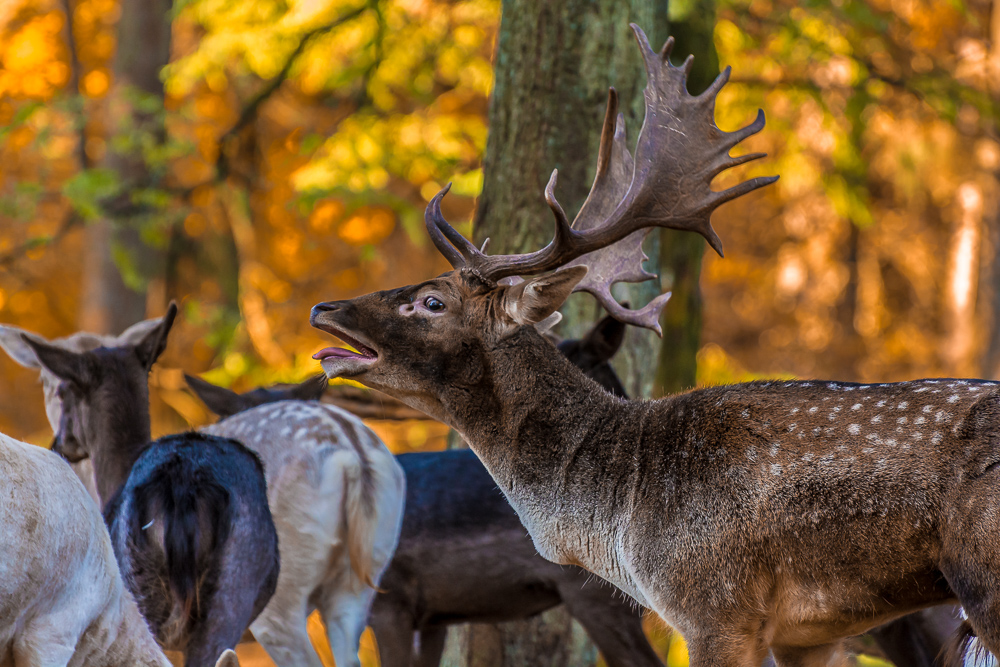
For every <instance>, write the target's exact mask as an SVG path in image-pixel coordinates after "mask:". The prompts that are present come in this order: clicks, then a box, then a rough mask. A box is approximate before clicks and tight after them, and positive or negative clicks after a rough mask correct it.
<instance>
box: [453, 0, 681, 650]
mask: <svg viewBox="0 0 1000 667" xmlns="http://www.w3.org/2000/svg"><path fill="white" fill-rule="evenodd" d="M632 22H634V23H636V24H638V25H639V26H641V27H642V28H643V29H644V30H645V31H646V34H647V35H648V36H649V38H650V42H651V43H654V44H661V43H662V42H663V41H664V40H665V39H666V37H667V31H668V26H667V2H666V0H660V1H659V2H654V3H650V2H641V1H639V0H631V1H621V0H599V1H591V0H555V1H552V2H534V0H505V1H504V3H503V9H502V17H501V22H500V34H499V37H498V45H497V54H496V85H495V88H494V92H493V99H492V101H491V106H490V124H489V127H490V134H489V139H488V140H487V146H486V158H485V161H484V185H483V193H482V195H481V196H480V198H479V207H478V211H477V214H476V220H475V225H474V235H475V238H476V241H477V242H482V240H483V239H485V238H486V237H491V238H492V242H491V245H490V249H491V251H492V252H495V253H500V252H505V253H506V252H527V251H531V250H536V249H538V248H540V247H542V246H543V245H545V244H546V243H548V242H549V240H550V239H551V236H552V229H553V218H552V213H551V211H550V210H549V208H548V206H547V205H546V203H545V199H544V195H543V192H544V188H545V183H546V181H547V180H548V178H549V174H550V172H551V171H552V169H554V168H558V169H559V186H558V190H557V194H558V197H559V201H560V202H561V203H562V205H563V206H564V207H565V209H566V210H567V211H568V212H569V213H570V214H571V215H572V214H574V213H575V212H576V211H577V210H578V209H579V208H580V206H581V205H582V204H583V201H584V199H586V197H587V193H588V192H589V190H590V184H591V182H592V181H593V177H594V170H595V168H596V162H597V149H598V145H599V143H600V132H601V124H602V121H603V119H604V111H605V106H606V104H607V91H608V87H609V86H614V87H615V88H616V89H617V90H618V93H619V95H620V97H621V107H622V111H623V112H624V114H625V119H626V125H627V127H628V129H629V137H630V141H631V142H633V143H634V141H635V138H636V136H637V135H638V132H639V128H640V127H641V124H642V118H643V96H642V91H643V88H644V87H645V85H646V77H645V72H644V69H643V65H642V58H641V55H640V52H639V49H638V48H637V46H636V44H635V40H634V38H633V36H632V31H631V30H630V29H629V23H632ZM657 241H658V238H657V236H656V235H655V234H654V235H651V239H650V242H649V245H648V248H647V254H649V255H650V256H651V257H653V258H654V259H653V261H652V262H650V264H651V266H650V267H648V268H650V270H655V269H656V268H657V266H656V265H657V262H656V259H657V258H658V252H659V245H658V243H657ZM659 287H660V285H659V281H655V280H653V281H648V282H647V283H644V284H641V285H622V286H619V288H618V289H620V290H621V292H620V293H619V294H616V296H618V297H619V298H620V299H628V300H629V301H631V302H632V304H633V305H638V304H642V303H645V302H646V301H648V300H649V299H650V298H651V297H652V296H654V295H655V294H658V293H659ZM598 314H599V309H598V306H597V304H596V302H595V301H594V300H593V299H592V298H591V297H590V296H589V295H586V294H579V295H576V296H574V297H572V298H571V299H570V302H569V303H568V304H567V306H566V307H565V308H564V309H563V315H564V318H565V319H564V320H563V323H562V324H561V325H560V333H561V334H562V335H563V336H567V337H569V336H578V335H580V334H582V333H583V332H584V331H586V329H587V328H589V327H590V325H591V324H592V323H593V322H594V321H595V320H596V319H597V317H598ZM658 347H659V341H657V339H656V336H655V334H653V333H651V332H648V331H639V330H633V331H630V332H629V334H628V337H627V339H626V343H625V345H624V348H623V350H622V351H621V352H620V353H619V354H618V356H617V358H616V368H617V370H618V372H619V375H620V376H621V379H622V381H623V384H624V385H625V387H626V389H627V390H628V391H629V392H630V393H631V394H632V395H633V396H649V395H650V394H651V391H652V387H653V373H652V369H654V368H655V363H651V360H652V359H655V358H656V354H657V348H658ZM596 658H597V651H596V649H595V648H594V646H593V644H592V643H591V642H590V641H589V639H588V638H587V636H586V633H585V632H584V631H583V629H582V628H581V627H580V626H579V625H578V624H577V623H576V622H575V621H573V620H572V619H571V618H570V616H569V614H568V613H567V612H566V611H565V609H564V608H563V607H558V608H556V609H553V610H550V611H548V612H546V613H544V614H541V615H540V616H538V617H537V618H535V619H531V620H529V621H522V622H516V623H506V624H501V625H497V626H485V625H470V626H464V627H461V628H453V630H452V632H450V633H449V638H448V644H447V648H446V652H445V660H444V662H443V664H444V665H447V666H448V667H472V666H473V665H474V666H475V667H507V666H511V667H513V666H514V665H525V664H533V665H546V666H549V665H551V666H553V667H570V666H572V667H582V666H584V665H594V664H595V663H596Z"/></svg>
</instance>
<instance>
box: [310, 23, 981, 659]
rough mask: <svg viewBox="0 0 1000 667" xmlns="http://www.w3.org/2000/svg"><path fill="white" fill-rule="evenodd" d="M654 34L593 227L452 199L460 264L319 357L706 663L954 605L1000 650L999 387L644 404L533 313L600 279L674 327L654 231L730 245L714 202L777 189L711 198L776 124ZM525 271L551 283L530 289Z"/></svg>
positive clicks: (372, 301) (373, 314)
mask: <svg viewBox="0 0 1000 667" xmlns="http://www.w3.org/2000/svg"><path fill="white" fill-rule="evenodd" d="M634 30H635V33H636V36H637V38H638V41H639V44H640V47H641V49H642V53H643V57H644V60H645V65H646V73H647V77H648V85H647V87H646V91H645V100H646V118H645V122H644V124H643V127H642V131H641V132H640V135H639V138H638V143H637V147H636V152H635V161H634V163H633V161H632V158H631V156H630V155H629V152H628V150H627V149H626V148H625V136H624V123H623V121H621V119H618V121H617V123H616V115H617V114H616V111H617V98H616V96H615V94H614V92H613V91H612V93H611V95H610V102H609V105H608V114H607V116H606V119H605V124H604V132H603V136H602V141H601V149H600V155H599V160H598V168H597V175H596V177H595V181H594V184H593V187H592V189H591V192H590V195H589V197H588V199H587V201H586V202H585V203H584V205H583V207H582V209H581V211H580V213H579V214H578V215H577V217H576V219H575V221H574V222H573V224H572V225H571V224H570V223H569V221H568V218H567V217H566V215H565V214H564V212H563V210H562V208H561V207H560V206H559V204H558V202H557V201H556V199H555V196H554V189H555V179H554V178H553V179H551V180H550V181H549V185H548V187H547V188H546V198H547V201H548V202H549V205H550V207H551V209H552V210H553V212H554V214H555V217H556V233H555V239H554V240H553V242H552V243H550V244H549V245H548V246H546V247H545V248H543V249H542V250H539V251H537V252H534V253H529V254H526V255H492V256H491V255H487V254H486V252H485V247H484V248H483V249H478V248H476V247H475V246H473V245H472V244H471V243H469V242H468V241H467V240H466V239H465V238H463V237H462V236H461V235H460V234H459V233H458V232H457V231H456V230H454V229H453V228H452V227H451V226H450V225H448V223H447V222H445V221H444V219H443V218H442V216H441V211H440V201H441V197H442V196H443V195H444V192H445V191H446V190H447V189H446V190H445V191H442V192H441V193H439V194H438V195H437V196H436V197H435V198H434V199H433V200H432V201H431V203H430V205H429V206H428V210H427V215H426V220H427V227H428V231H429V233H430V236H431V238H432V240H433V241H434V243H435V245H436V246H437V248H438V249H439V250H440V251H441V252H442V253H443V254H444V255H445V257H446V258H447V259H448V260H449V261H450V263H451V264H452V266H453V267H454V268H455V270H454V271H452V272H449V273H446V274H443V275H441V276H439V277H438V278H435V279H433V280H429V281H427V282H424V283H420V284H417V285H411V286H408V287H402V288H399V289H396V290H390V291H384V292H378V293H374V294H369V295H366V296H361V297H358V298H355V299H350V300H346V301H334V302H327V303H321V304H318V305H317V306H315V307H314V308H313V312H312V319H311V321H312V323H313V325H314V326H316V327H318V328H320V329H322V330H324V331H327V332H328V333H330V334H333V335H334V336H336V337H338V338H340V339H341V340H343V341H345V342H346V343H348V344H349V345H351V346H352V347H353V348H354V349H355V350H357V351H350V350H346V349H338V348H327V349H324V350H321V351H320V352H318V353H317V354H316V355H315V356H316V358H317V359H320V360H321V363H322V366H323V369H324V371H325V372H326V374H327V375H328V376H329V377H349V378H352V379H354V380H356V381H358V382H361V383H362V384H364V385H366V386H368V387H371V388H374V389H378V390H381V391H384V392H385V393H388V394H390V395H391V396H393V397H396V398H398V399H400V400H402V401H404V402H406V403H408V404H409V405H411V406H413V407H415V408H418V409H421V410H423V411H425V412H427V413H428V414H430V415H432V416H434V417H436V418H438V419H440V420H442V421H444V422H445V423H447V424H449V425H451V426H452V427H454V428H455V429H457V430H458V431H459V433H461V435H462V436H463V437H464V438H465V439H466V440H467V441H468V442H469V443H470V445H471V447H472V448H473V449H474V450H475V452H476V454H477V455H478V456H479V457H480V458H481V459H482V461H483V463H484V464H485V465H486V468H487V469H488V471H489V473H490V475H491V476H492V477H493V478H494V480H495V481H496V482H497V484H498V485H499V487H500V489H501V490H502V491H503V492H504V494H505V495H506V497H507V499H508V500H509V501H510V503H511V505H512V506H513V507H514V509H515V510H516V511H517V513H518V515H519V516H520V518H521V521H522V522H523V523H524V525H525V527H526V528H527V529H528V532H529V533H530V535H531V537H532V539H533V541H534V543H535V545H536V547H537V548H538V550H539V552H540V553H541V554H542V555H543V556H545V557H546V558H549V559H550V560H553V561H556V562H558V563H566V564H574V565H580V566H582V567H584V568H586V569H588V570H590V571H592V572H594V573H596V574H598V575H599V576H601V577H603V578H605V579H607V580H609V581H611V582H612V583H614V584H615V585H617V586H618V587H619V588H621V589H622V590H624V591H626V592H628V593H629V594H630V595H632V596H633V597H634V598H635V599H636V600H637V601H639V602H640V603H641V604H643V605H644V606H647V607H650V608H652V609H654V610H655V611H656V612H657V613H658V614H659V615H660V616H662V617H663V618H664V619H665V620H666V621H667V622H668V623H670V624H671V625H672V626H673V627H675V628H677V629H678V630H680V631H681V633H683V635H684V636H685V637H686V638H687V640H688V646H689V650H690V655H691V664H692V665H696V666H698V667H706V666H717V667H750V666H752V665H760V664H761V662H762V661H763V660H764V658H765V656H766V654H767V650H768V648H769V647H770V648H771V649H772V650H773V653H774V657H775V659H776V662H777V663H778V665H781V666H782V667H793V666H795V667H799V666H802V667H805V666H814V665H816V666H818V665H831V664H837V663H838V662H839V661H840V660H841V656H842V654H843V648H842V639H843V638H844V637H847V636H850V635H855V634H859V633H862V632H864V631H866V630H868V629H870V628H873V627H875V626H876V625H879V624H881V623H884V622H886V621H889V620H891V619H893V618H896V617H899V616H902V615H904V614H907V613H909V612H912V611H915V610H919V609H922V608H925V607H929V606H933V605H937V604H941V603H943V602H948V601H956V600H957V601H959V602H961V603H962V604H963V605H964V607H965V611H966V613H967V614H968V621H967V622H966V623H965V624H964V625H963V631H962V633H961V634H960V637H959V638H960V639H961V640H962V641H966V642H967V641H968V640H969V637H970V636H971V635H972V634H973V633H975V634H976V635H978V637H979V639H980V641H981V643H982V645H983V646H985V647H986V648H987V649H988V650H990V651H991V652H993V653H994V654H996V653H997V652H1000V597H998V596H996V595H995V593H994V591H995V590H996V589H997V580H998V576H1000V551H998V550H997V547H996V544H997V536H998V535H1000V511H998V509H1000V507H998V506H1000V501H996V500H991V499H992V493H991V491H990V488H991V485H992V484H996V483H998V482H1000V478H998V475H1000V470H998V466H1000V442H995V441H996V440H997V438H996V435H995V434H996V433H997V430H998V429H997V427H998V424H1000V391H998V385H997V384H996V383H992V382H983V381H979V380H919V381H913V382H903V383H897V384H853V383H844V382H816V381H812V382H756V383H750V384H742V385H735V386H724V387H714V388H710V389H703V390H698V391H691V392H688V393H684V394H679V395H675V396H670V397H667V398H663V399H660V400H657V401H628V400H623V399H620V398H617V397H614V396H610V395H609V394H607V393H606V392H604V391H603V390H601V389H600V388H599V387H598V386H597V385H596V383H594V382H593V381H591V380H589V379H588V378H586V377H585V376H584V375H583V374H582V373H580V372H579V371H577V370H576V369H574V368H573V366H572V364H570V363H569V362H568V361H567V360H566V359H565V358H563V357H562V355H560V354H559V353H558V351H556V350H555V349H554V348H553V347H552V345H550V344H549V343H548V342H547V341H545V340H543V339H542V337H541V336H540V335H539V334H538V333H537V332H536V330H535V329H534V328H533V327H532V326H530V325H531V324H532V323H534V322H538V321H540V320H542V319H543V318H545V317H547V316H549V315H550V314H551V313H553V312H554V311H555V310H556V309H557V308H559V307H560V306H561V305H562V303H563V301H564V300H565V299H566V297H567V296H568V295H569V294H570V293H571V292H572V291H574V289H585V290H587V291H591V292H592V293H594V294H595V295H596V296H597V298H598V299H599V300H600V301H601V303H602V304H604V305H605V307H606V308H607V310H608V311H609V313H610V314H612V315H613V316H615V317H616V318H618V319H621V320H622V321H627V322H630V323H635V324H639V325H642V326H646V327H649V328H651V329H654V330H657V329H658V328H659V327H658V323H657V319H658V313H659V310H660V308H661V307H662V305H663V302H664V299H663V298H662V297H661V298H658V299H657V300H656V301H655V302H653V303H652V304H650V305H648V306H646V307H645V308H643V309H641V310H639V311H631V310H628V309H626V308H623V307H622V306H621V305H619V304H617V303H615V302H614V300H613V298H612V297H611V295H610V292H609V289H608V288H609V286H610V284H611V283H612V282H615V281H620V280H633V281H634V280H641V279H644V278H646V277H648V276H647V275H646V274H644V272H642V271H641V269H640V268H639V265H638V263H637V262H636V260H637V259H641V258H642V254H641V249H640V245H639V244H640V243H641V240H642V235H643V234H644V233H645V231H646V230H648V229H649V228H652V227H669V228H675V229H688V230H693V231H697V232H698V233H700V234H702V236H704V237H705V238H706V239H707V240H708V242H709V244H710V245H712V247H713V248H715V249H716V251H719V252H720V254H721V244H720V241H719V238H718V236H717V235H716V234H715V232H714V231H713V230H712V228H711V225H710V216H711V213H712V211H713V210H714V209H715V208H716V207H717V206H719V205H720V204H722V203H723V202H726V201H730V200H732V199H735V198H737V197H739V196H741V195H743V194H746V193H748V192H750V191H752V190H755V189H757V188H759V187H761V186H763V185H766V184H768V183H771V182H773V180H774V178H756V179H753V180H750V181H746V182H743V183H740V184H739V185H736V186H733V187H731V188H729V189H727V190H723V191H720V192H714V191H712V190H711V188H710V183H711V181H712V179H713V177H714V176H716V175H717V174H718V173H720V172H722V171H723V170H725V169H727V168H729V167H732V166H735V165H738V164H742V163H745V162H747V161H749V160H752V159H755V158H757V157H761V156H760V155H759V154H751V155H743V156H740V157H735V158H734V157H731V156H729V150H730V149H731V148H732V147H734V146H735V145H736V144H737V143H739V142H740V141H741V140H742V139H744V138H745V137H747V136H749V135H751V134H753V133H755V132H757V131H759V130H760V129H761V128H762V127H763V124H764V120H763V115H762V114H759V115H758V118H757V120H756V121H755V122H754V123H753V124H751V125H749V126H748V127H745V128H743V129H741V130H738V131H736V132H733V133H726V132H722V131H721V130H719V129H718V127H716V125H715V123H714V119H713V114H714V104H715V96H716V94H717V93H718V91H719V89H720V88H721V87H722V86H723V85H724V84H725V82H726V80H727V77H728V74H729V70H728V69H727V70H726V71H725V72H723V74H722V75H721V76H720V77H719V78H718V79H717V80H716V82H715V83H714V84H713V85H712V86H710V87H709V89H708V90H707V91H706V92H705V93H704V94H702V95H700V96H697V97H692V96H691V95H689V94H688V93H687V91H686V89H685V75H686V72H687V71H688V68H689V66H690V61H688V62H686V63H685V64H684V65H683V66H681V67H674V66H672V65H671V64H670V63H669V61H668V56H669V54H670V49H671V46H672V41H668V42H667V44H666V46H665V47H664V49H663V51H662V52H661V53H660V54H659V55H658V54H656V53H655V52H654V51H653V50H652V49H650V47H649V44H648V42H647V40H646V39H645V36H644V35H643V33H642V32H641V31H640V30H639V29H638V28H635V27H634ZM553 176H554V174H553ZM588 266H589V267H590V270H589V272H588V268H587V267H588ZM553 270H554V271H555V272H554V273H548V274H546V275H542V276H538V275H537V274H543V273H545V272H549V271H553ZM517 276H534V277H529V278H528V279H527V280H525V281H523V282H519V283H517V284H509V279H511V278H515V277H517ZM505 279H508V280H505ZM505 283H506V284H505Z"/></svg>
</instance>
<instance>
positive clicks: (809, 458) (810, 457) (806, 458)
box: [802, 452, 816, 463]
mask: <svg viewBox="0 0 1000 667" xmlns="http://www.w3.org/2000/svg"><path fill="white" fill-rule="evenodd" d="M814 458H816V455H815V454H813V453H812V452H809V453H807V454H803V455H802V460H803V461H805V462H806V463H808V462H809V461H812V460H813V459H814Z"/></svg>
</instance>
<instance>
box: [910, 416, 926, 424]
mask: <svg viewBox="0 0 1000 667" xmlns="http://www.w3.org/2000/svg"><path fill="white" fill-rule="evenodd" d="M926 421H927V420H926V419H925V418H924V417H917V418H916V419H914V420H913V423H914V424H923V423H924V422H926Z"/></svg>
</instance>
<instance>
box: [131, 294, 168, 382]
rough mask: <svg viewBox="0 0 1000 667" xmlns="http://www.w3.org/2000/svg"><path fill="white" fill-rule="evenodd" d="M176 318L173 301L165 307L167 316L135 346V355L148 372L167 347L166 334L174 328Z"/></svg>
mask: <svg viewBox="0 0 1000 667" xmlns="http://www.w3.org/2000/svg"><path fill="white" fill-rule="evenodd" d="M175 317H177V304H176V303H174V302H173V301H171V302H170V305H169V306H167V314H166V315H164V316H163V318H162V319H161V320H160V323H159V324H157V325H156V326H155V327H153V328H152V329H150V330H149V331H147V332H146V333H145V334H144V335H143V336H142V337H141V338H140V339H139V342H138V343H136V344H135V353H136V355H137V356H138V357H139V361H140V363H142V365H143V367H144V368H145V369H146V370H147V371H148V370H149V369H150V368H152V367H153V364H155V363H156V360H157V359H159V358H160V355H161V354H163V350H165V349H166V347H167V334H169V333H170V327H172V326H174V318H175Z"/></svg>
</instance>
